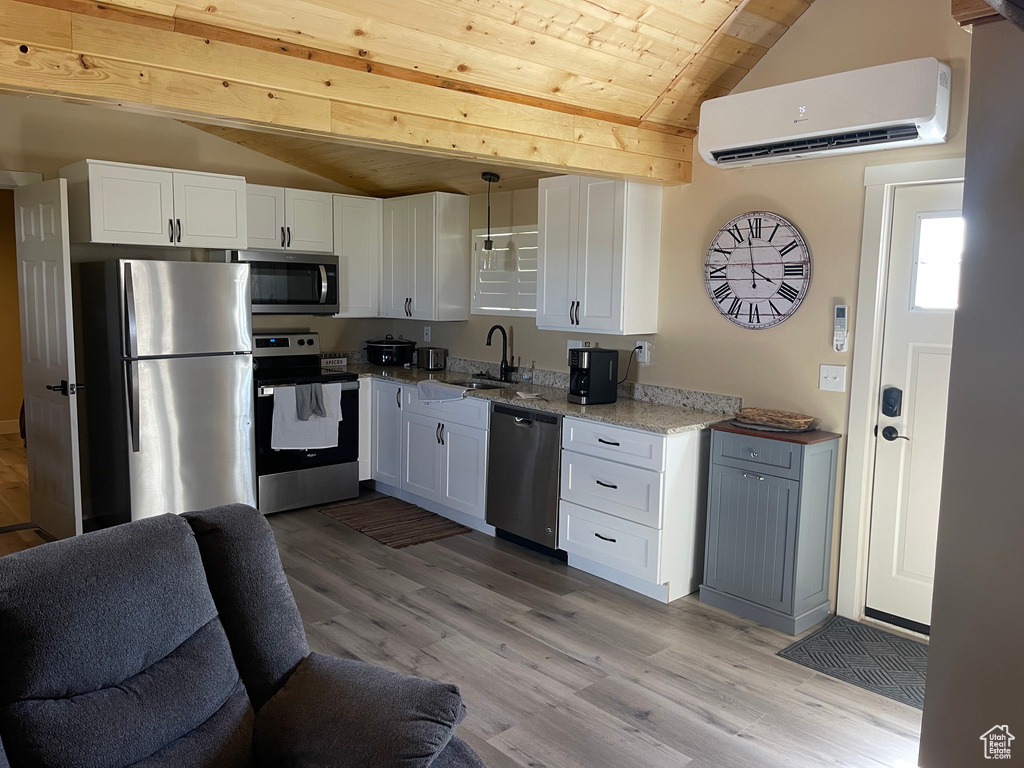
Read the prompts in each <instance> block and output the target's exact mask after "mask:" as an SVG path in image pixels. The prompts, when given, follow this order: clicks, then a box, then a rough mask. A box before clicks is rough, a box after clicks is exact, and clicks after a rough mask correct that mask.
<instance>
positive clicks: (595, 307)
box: [576, 179, 626, 331]
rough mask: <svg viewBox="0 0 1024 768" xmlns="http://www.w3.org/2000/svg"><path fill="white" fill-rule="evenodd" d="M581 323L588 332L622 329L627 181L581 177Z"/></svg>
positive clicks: (579, 282)
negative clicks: (623, 250)
mask: <svg viewBox="0 0 1024 768" xmlns="http://www.w3.org/2000/svg"><path fill="white" fill-rule="evenodd" d="M579 206H580V233H579V247H578V253H579V257H578V259H579V261H578V265H577V268H576V269H577V277H576V285H577V288H576V298H577V299H578V300H579V302H580V306H579V325H580V327H581V328H584V329H585V330H588V331H618V330H621V328H622V248H623V225H624V222H625V206H626V182H624V181H610V180H608V179H581V180H580V202H579Z"/></svg>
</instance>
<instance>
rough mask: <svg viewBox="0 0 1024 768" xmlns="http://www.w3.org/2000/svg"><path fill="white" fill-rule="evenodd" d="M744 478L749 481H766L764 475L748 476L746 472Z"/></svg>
mask: <svg viewBox="0 0 1024 768" xmlns="http://www.w3.org/2000/svg"><path fill="white" fill-rule="evenodd" d="M743 476H744V477H745V478H747V479H748V480H764V476H763V475H748V474H747V473H746V472H744V473H743Z"/></svg>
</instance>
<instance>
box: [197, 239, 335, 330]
mask: <svg viewBox="0 0 1024 768" xmlns="http://www.w3.org/2000/svg"><path fill="white" fill-rule="evenodd" d="M214 258H218V260H223V261H237V262H241V263H246V264H248V265H249V279H250V283H251V284H250V290H251V294H252V311H253V314H277V315H335V314H337V313H338V257H337V256H335V255H334V254H331V253H298V252H291V251H222V252H219V253H218V254H217V256H215V257H214Z"/></svg>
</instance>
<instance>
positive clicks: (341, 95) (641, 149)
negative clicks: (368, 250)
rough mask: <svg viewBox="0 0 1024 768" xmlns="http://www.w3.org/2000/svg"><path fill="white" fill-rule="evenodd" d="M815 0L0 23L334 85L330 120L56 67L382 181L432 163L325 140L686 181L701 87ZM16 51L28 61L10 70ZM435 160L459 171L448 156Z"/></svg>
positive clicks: (125, 8) (221, 4)
mask: <svg viewBox="0 0 1024 768" xmlns="http://www.w3.org/2000/svg"><path fill="white" fill-rule="evenodd" d="M811 1H812V0H373V2H365V0H273V2H270V1H269V0H112V1H111V2H103V3H100V2H94V1H93V0H22V1H21V2H19V1H17V0H0V23H2V24H0V26H2V27H3V31H0V40H3V41H10V42H11V43H12V44H15V43H17V42H18V41H19V39H21V38H22V37H24V35H23V34H22V33H23V32H26V31H28V32H33V33H34V34H33V35H32V37H33V39H32V40H31V41H30V42H34V43H36V44H37V45H51V46H52V45H53V44H54V43H55V42H59V43H61V44H60V45H57V46H55V47H56V48H59V49H66V50H67V52H68V53H72V54H77V55H78V56H79V57H81V56H92V57H93V60H91V61H90V60H88V59H83V60H82V61H83V65H85V66H88V65H89V64H91V65H92V66H93V71H92V73H91V74H92V76H93V78H94V80H95V76H96V75H97V70H102V69H103V67H105V66H113V63H114V62H130V63H132V64H145V65H151V66H153V67H159V68H161V71H164V70H166V69H170V70H172V71H173V72H175V73H177V74H178V75H179V77H181V78H182V79H183V83H182V88H184V87H185V83H186V82H187V83H188V87H189V88H192V89H196V88H200V86H199V85H198V84H196V83H194V82H193V81H195V80H196V79H197V78H204V77H207V78H213V77H217V78H223V80H224V83H223V84H224V87H225V88H227V87H228V86H229V82H230V83H231V85H232V86H234V85H235V81H240V83H242V84H246V85H248V84H252V85H254V86H259V87H262V88H268V87H270V88H275V89H277V90H276V91H272V92H270V93H269V94H268V95H270V97H271V99H274V98H280V96H279V94H278V92H279V91H281V90H286V91H291V92H294V93H295V94H296V95H298V94H302V95H303V96H308V97H311V98H315V99H317V100H328V101H329V107H330V109H329V115H327V122H326V123H324V122H323V119H322V118H320V117H319V112H318V111H317V110H318V109H319V108H318V106H317V104H314V103H312V102H311V103H310V104H309V107H308V111H309V115H308V116H303V115H300V114H299V108H300V106H301V107H302V108H305V106H306V105H305V104H301V105H300V104H298V103H296V104H295V105H294V108H293V110H292V112H291V114H287V115H282V114H280V113H279V112H278V113H274V114H264V113H265V112H266V111H267V110H266V107H265V106H264V105H248V104H246V105H244V107H246V108H247V109H248V111H247V109H246V108H236V107H237V105H233V104H220V105H218V103H217V101H216V100H214V99H213V95H212V94H211V96H210V98H208V99H206V100H207V101H210V102H212V103H210V104H205V103H201V104H193V105H191V106H192V108H191V109H189V108H188V107H189V105H187V104H182V103H176V102H175V101H174V98H173V93H167V92H165V93H160V94H154V93H152V91H153V90H154V89H152V88H151V89H149V91H150V92H149V93H146V94H139V93H137V91H138V89H137V88H136V89H135V92H132V93H131V94H130V96H131V98H127V99H126V98H124V94H123V93H122V92H118V93H117V94H113V98H110V99H108V98H106V96H105V95H104V92H103V91H102V88H101V86H100V85H98V84H97V83H96V82H95V81H94V82H90V83H87V84H85V85H83V83H82V81H83V80H84V78H82V77H78V78H77V82H76V83H74V84H72V85H70V86H61V87H55V85H54V83H52V82H50V81H47V82H46V83H45V85H46V86H47V88H48V90H49V91H50V92H57V93H58V95H60V96H61V97H64V98H80V99H82V98H84V99H85V100H93V101H107V102H108V103H109V102H111V101H113V102H116V103H119V104H121V103H126V102H128V103H129V106H132V107H133V108H147V107H149V108H152V109H154V110H156V111H158V112H160V113H163V114H172V115H174V116H185V117H189V118H192V122H196V123H204V124H210V123H219V124H220V126H221V127H217V128H215V129H214V128H211V129H210V130H212V131H213V132H216V133H218V135H222V136H224V137H225V138H228V139H231V140H233V141H237V142H239V143H242V144H245V145H246V146H251V147H253V148H254V149H257V150H258V151H260V152H263V153H265V154H267V155H270V156H272V157H277V158H279V159H282V160H285V161H286V162H292V163H294V164H296V165H299V166H301V167H303V168H306V169H308V170H312V171H314V172H315V173H319V174H321V175H323V176H325V177H327V178H332V179H335V180H337V181H339V182H341V183H346V184H350V185H352V186H360V185H362V186H361V187H360V188H365V189H366V190H367V191H371V190H373V191H374V193H378V194H379V193H382V192H383V191H385V190H386V191H391V192H392V193H399V192H406V191H409V190H410V189H414V188H416V189H418V188H419V187H420V185H421V184H422V180H421V179H417V178H413V177H410V178H409V179H408V183H407V184H404V185H403V183H401V182H399V181H398V178H399V177H400V176H401V173H396V174H393V175H391V176H388V177H387V178H386V179H385V176H386V174H385V175H380V174H378V175H376V176H374V168H381V167H385V166H388V165H389V162H390V164H391V165H392V166H393V167H395V168H398V167H401V166H402V165H403V163H405V162H406V160H407V158H400V159H396V158H391V160H390V161H389V160H388V159H387V158H386V156H385V154H377V155H373V156H372V157H370V156H367V157H362V158H361V159H360V157H359V156H358V155H357V154H354V153H353V152H352V151H351V150H350V149H347V148H344V147H328V146H327V144H329V143H331V142H337V141H340V142H344V143H348V144H349V145H351V144H359V145H361V146H364V147H365V146H371V147H375V148H376V152H378V153H385V151H386V150H392V149H398V150H402V151H409V150H415V151H419V152H426V153H430V154H433V155H435V156H437V155H444V156H446V157H448V158H450V159H455V160H458V161H459V162H457V163H454V164H453V166H452V168H451V169H450V174H451V178H452V185H453V186H459V188H460V189H462V185H463V184H464V182H463V181H455V179H457V178H468V177H470V176H473V175H475V176H479V170H480V168H481V167H485V168H486V167H493V166H498V167H503V166H505V165H508V166H516V167H517V168H518V169H519V170H518V173H519V174H521V177H522V178H524V179H526V178H529V176H530V174H531V173H532V174H533V178H536V176H538V175H547V174H550V173H553V172H558V171H560V170H587V171H589V172H592V173H601V174H604V175H609V176H626V177H634V178H647V179H650V180H656V181H662V182H667V183H674V182H680V181H688V180H689V165H690V159H691V158H690V155H691V152H692V141H691V139H692V137H693V136H694V134H695V131H696V128H697V122H698V117H699V109H700V104H701V103H702V102H703V101H705V100H706V99H708V98H713V97H717V96H722V95H724V94H726V93H728V92H729V91H730V90H731V89H732V88H734V87H735V86H736V84H737V83H739V82H740V80H741V79H742V78H743V77H744V76H745V75H746V73H747V72H748V71H749V70H750V69H751V67H753V66H754V65H755V64H756V63H757V62H758V61H759V60H760V59H761V58H762V57H763V56H764V55H765V54H766V53H767V52H768V50H769V49H770V48H771V46H772V45H773V44H774V43H775V42H777V41H778V40H779V38H781V37H782V35H783V34H784V33H785V32H786V30H787V29H788V28H789V27H790V26H792V24H793V23H794V22H796V20H797V19H798V18H799V17H800V15H801V14H802V13H803V12H804V11H805V10H806V9H807V8H808V7H809V5H810V3H811ZM23 3H24V4H28V5H31V6H33V7H35V8H36V10H39V11H42V10H44V9H45V10H48V11H54V12H58V13H61V14H66V15H69V17H70V21H69V32H70V34H69V38H68V41H67V43H68V44H66V45H65V44H63V42H64V41H63V40H54V39H53V37H54V35H53V34H49V35H47V34H43V33H42V32H41V31H40V30H39V29H37V28H38V27H40V26H42V25H43V24H44V21H43V19H42V17H39V16H31V15H30V14H26V13H25V12H24V9H23V7H22V9H20V10H19V8H18V6H23ZM30 16H31V18H29V17H30ZM18 22H21V23H20V27H19V23H18ZM60 22H61V23H63V19H61V20H60ZM57 26H58V28H59V26H60V24H58V25H57ZM189 40H194V41H195V42H194V43H193V42H189ZM24 47H25V46H21V48H24ZM21 48H18V49H17V50H13V51H11V54H10V55H4V53H5V52H4V51H2V50H0V90H7V91H13V92H32V93H40V92H42V91H44V90H47V88H42V87H40V85H41V83H40V82H37V81H38V80H42V78H36V80H33V79H32V73H33V72H34V70H35V69H36V68H38V67H45V66H47V60H45V59H42V58H37V61H38V62H40V63H37V64H35V65H34V66H33V65H32V63H31V62H30V61H23V60H19V57H18V56H17V54H18V53H19V52H20V53H21V58H22V59H24V58H25V57H26V56H28V57H30V56H31V55H32V54H33V53H38V56H39V57H41V56H43V54H45V53H47V51H42V50H41V51H39V52H36V51H32V50H30V51H24V50H21ZM5 59H13V60H9V61H7V62H5ZM55 62H56V63H54V64H52V65H51V66H55V67H57V68H58V69H60V68H61V67H62V66H67V65H66V63H64V62H63V61H62V60H55ZM108 62H109V64H108ZM5 63H7V64H9V65H10V66H11V67H12V68H13V67H16V66H17V65H19V64H20V65H21V69H20V71H19V70H15V69H12V70H11V72H10V74H8V75H7V76H5V67H4V65H5ZM275 64H276V65H277V66H275ZM245 66H247V67H248V69H245V68H244V67H245ZM75 74H77V75H81V73H80V72H79V73H75ZM147 75H148V73H146V72H143V73H140V77H143V78H145V77H146V76H147ZM51 80H52V77H51ZM204 83H205V81H204ZM203 87H204V88H205V87H207V86H205V85H204V86H203ZM76 89H77V90H76ZM122 90H123V89H122ZM79 91H86V93H79ZM203 95H204V96H205V94H203ZM246 98H248V94H246ZM147 99H148V101H147ZM253 99H255V94H254V95H253ZM236 100H237V97H236ZM219 101H223V100H219ZM218 106H220V109H221V110H222V111H221V112H218V111H217V110H218ZM256 106H259V107H260V108H259V109H256V108H255V107H256ZM196 107H198V108H196ZM176 111H177V112H178V114H177V115H175V114H174V113H175V112H176ZM223 126H227V128H228V129H230V130H228V129H225V128H224V127H223ZM268 131H273V132H276V134H277V135H276V136H275V133H268ZM296 133H301V134H306V135H304V136H296V135H295V134H296ZM282 134H283V135H282ZM288 134H291V135H288ZM318 148H320V149H319V151H318ZM480 160H484V161H485V162H484V164H483V165H482V166H481V164H480V162H479V161H480ZM466 161H470V162H466ZM433 171H439V172H441V173H442V174H444V170H443V168H441V166H440V165H438V166H435V167H434V169H433ZM512 175H514V174H512V173H511V172H510V176H512ZM434 178H435V179H436V178H437V176H435V177H434ZM442 180H443V179H442ZM357 181H358V182H359V183H357ZM462 191H466V190H464V189H463V190H462ZM474 191H475V190H474Z"/></svg>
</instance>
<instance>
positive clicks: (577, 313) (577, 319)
mask: <svg viewBox="0 0 1024 768" xmlns="http://www.w3.org/2000/svg"><path fill="white" fill-rule="evenodd" d="M582 303H583V302H582V301H577V302H576V325H579V324H580V305H581V304H582Z"/></svg>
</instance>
